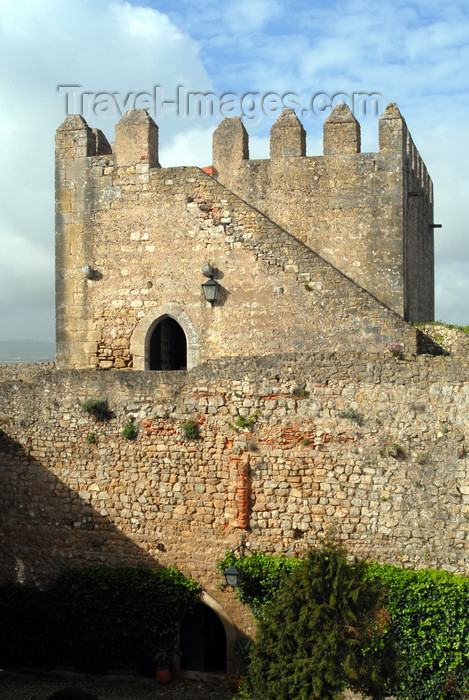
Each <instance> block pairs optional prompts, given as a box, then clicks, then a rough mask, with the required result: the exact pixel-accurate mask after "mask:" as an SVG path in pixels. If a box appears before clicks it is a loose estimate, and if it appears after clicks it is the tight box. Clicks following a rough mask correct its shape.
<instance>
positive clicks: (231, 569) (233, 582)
mask: <svg viewBox="0 0 469 700" xmlns="http://www.w3.org/2000/svg"><path fill="white" fill-rule="evenodd" d="M202 286H203V285H202ZM246 549H249V542H247V543H246V542H245V540H244V534H242V535H241V544H240V545H239V547H236V549H233V551H232V552H231V556H232V558H233V561H234V560H235V559H234V556H235V554H236V552H238V551H239V550H241V552H240V557H239V558H240V559H244V552H245V550H246ZM249 551H251V550H250V549H249ZM223 573H224V574H225V578H226V584H227V586H232V587H233V588H236V586H238V585H239V582H240V581H241V575H242V572H241V571H240V569H238V567H237V566H235V565H234V563H233V564H230V565H229V566H227V567H226V569H224V571H223Z"/></svg>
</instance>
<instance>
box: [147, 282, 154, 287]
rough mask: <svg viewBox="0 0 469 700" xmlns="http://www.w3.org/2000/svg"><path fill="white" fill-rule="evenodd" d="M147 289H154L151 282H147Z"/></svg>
mask: <svg viewBox="0 0 469 700" xmlns="http://www.w3.org/2000/svg"><path fill="white" fill-rule="evenodd" d="M147 287H148V289H151V288H152V287H153V282H151V281H150V282H147Z"/></svg>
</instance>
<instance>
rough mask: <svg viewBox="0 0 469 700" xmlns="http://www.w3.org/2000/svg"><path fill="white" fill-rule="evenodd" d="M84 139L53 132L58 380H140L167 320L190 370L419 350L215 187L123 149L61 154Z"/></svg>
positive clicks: (340, 278) (392, 318) (346, 283)
mask: <svg viewBox="0 0 469 700" xmlns="http://www.w3.org/2000/svg"><path fill="white" fill-rule="evenodd" d="M141 111H143V110H141ZM147 118H148V115H146V114H145V113H143V115H137V117H136V119H137V123H136V126H135V128H136V129H137V132H136V136H135V139H136V141H138V138H137V137H139V134H140V130H142V129H143V127H145V129H146V130H147V131H146V132H145V133H146V134H147V135H146V136H145V139H146V141H143V140H142V149H143V156H142V158H146V159H147V160H148V158H149V156H148V143H147V142H152V141H154V140H155V139H156V137H155V136H154V131H155V129H156V128H157V127H156V125H155V124H154V123H153V122H151V124H150V122H148V120H147ZM142 120H143V126H142ZM125 126H126V130H125V134H126V137H128V138H130V137H129V136H128V134H127V130H128V128H129V127H128V124H127V122H126V124H125ZM89 131H90V130H89V128H88V127H87V126H86V124H85V123H84V122H83V120H82V119H81V118H80V119H79V120H77V118H75V117H73V118H71V117H70V118H67V120H66V121H65V122H64V124H63V125H62V127H61V128H60V129H59V131H58V144H59V146H58V150H57V164H58V165H57V168H58V170H57V172H58V192H57V201H58V217H57V261H58V262H57V362H58V366H59V367H60V368H65V367H89V366H99V367H102V368H110V367H112V368H116V369H121V368H126V367H133V368H134V369H135V368H137V369H143V368H145V367H146V365H145V352H146V349H145V348H146V343H147V340H148V335H147V334H148V333H149V331H150V330H151V328H152V327H153V326H152V324H154V323H156V322H157V320H158V318H160V317H162V316H163V315H165V314H169V315H170V316H172V317H176V318H177V320H178V321H179V322H181V324H182V325H183V328H184V331H185V333H186V336H187V337H188V343H189V345H190V353H189V366H190V367H192V366H195V365H196V364H198V363H199V362H204V361H206V360H207V359H208V358H210V357H211V358H216V357H224V356H227V355H232V356H245V357H246V356H251V355H256V356H257V355H267V354H274V353H279V352H280V353H284V352H302V353H304V352H309V351H315V350H318V349H321V350H333V351H345V350H347V349H348V348H350V347H352V346H353V349H354V351H357V350H360V351H370V352H377V353H380V352H382V350H383V348H384V347H385V345H386V343H389V344H391V343H396V342H398V343H401V344H403V345H404V346H405V348H406V350H407V351H410V352H415V351H416V349H417V345H416V331H415V329H414V328H412V326H410V325H409V324H407V323H405V322H403V321H402V319H401V318H400V317H399V316H398V315H397V314H396V313H394V312H393V311H391V310H390V309H389V308H387V307H386V306H384V305H383V304H381V303H379V302H378V301H377V300H376V299H375V298H374V297H373V296H372V295H370V294H369V293H368V292H366V291H364V290H363V289H362V288H361V287H360V286H358V285H357V284H356V283H354V282H352V281H351V280H350V279H348V278H347V277H345V276H344V275H343V274H342V273H340V272H339V271H338V270H336V269H335V268H334V267H332V266H331V265H329V264H328V263H326V262H325V261H324V260H323V259H322V258H321V257H320V256H318V255H317V254H316V253H314V252H313V251H312V250H311V249H310V248H308V247H307V246H306V245H304V244H303V243H301V241H298V240H297V239H295V238H294V237H293V236H291V235H290V234H288V233H287V232H286V231H284V230H282V229H281V228H279V227H278V226H277V225H276V224H274V223H273V222H272V221H271V220H270V219H268V218H266V217H265V216H263V215H262V214H261V213H259V212H258V211H257V210H256V209H253V208H252V207H250V206H249V205H248V204H247V203H246V202H244V201H243V200H241V199H240V198H239V197H237V196H236V195H235V194H233V193H232V192H230V191H229V190H227V189H226V188H225V187H223V186H222V185H221V184H220V183H219V182H217V181H216V180H215V179H213V178H211V177H209V176H208V175H207V174H205V173H204V172H202V171H201V170H199V169H198V168H165V169H162V168H158V167H153V168H152V167H150V165H151V163H145V162H137V163H135V162H134V164H131V165H129V164H127V160H128V159H129V158H130V156H129V155H127V151H125V149H124V148H123V145H122V144H120V145H119V143H118V140H116V148H115V151H116V153H115V155H114V156H112V155H111V154H105V155H101V156H99V155H95V156H86V155H83V153H88V152H89V151H85V150H84V149H83V151H82V152H77V151H78V146H76V145H75V151H73V149H71V148H66V146H65V145H64V144H68V143H69V141H70V140H71V142H72V143H75V144H80V143H81V142H84V143H87V142H86V139H85V135H86V134H87V133H88V132H89ZM71 134H74V136H73V138H72V136H71ZM148 134H149V135H148ZM120 136H121V130H120V129H117V132H116V139H117V137H120ZM142 139H143V137H142ZM132 144H133V147H135V141H133V142H132ZM145 149H146V150H145ZM71 153H75V155H74V156H73V157H71V156H70V154H71ZM80 153H81V155H80ZM123 153H124V155H125V158H124V155H122V154H123ZM131 156H132V158H133V159H134V161H135V159H137V157H138V156H137V155H136V154H135V148H133V151H132V154H131ZM153 158H154V156H153ZM119 159H120V160H119ZM122 159H124V160H125V162H124V163H123V164H122ZM83 173H86V175H83ZM78 174H79V175H80V177H78ZM80 178H81V179H80ZM68 209H70V212H68V211H67V210H68ZM206 262H211V263H212V264H213V266H214V268H215V277H216V279H217V281H218V282H219V284H220V285H221V294H220V299H219V301H218V302H217V303H216V304H215V305H214V306H213V307H212V306H211V305H210V304H209V303H208V302H206V301H205V299H204V297H203V295H202V291H201V288H200V284H201V282H202V281H204V277H203V276H202V274H201V267H202V265H203V264H204V263H206ZM181 318H184V319H185V320H186V325H185V326H184V323H183V321H181Z"/></svg>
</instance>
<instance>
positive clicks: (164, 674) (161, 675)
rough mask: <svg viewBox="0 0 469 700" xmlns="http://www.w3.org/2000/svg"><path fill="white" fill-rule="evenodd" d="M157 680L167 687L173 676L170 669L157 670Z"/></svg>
mask: <svg viewBox="0 0 469 700" xmlns="http://www.w3.org/2000/svg"><path fill="white" fill-rule="evenodd" d="M156 680H157V681H158V683H160V684H161V685H166V684H167V683H169V681H170V680H171V674H170V672H169V668H157V669H156Z"/></svg>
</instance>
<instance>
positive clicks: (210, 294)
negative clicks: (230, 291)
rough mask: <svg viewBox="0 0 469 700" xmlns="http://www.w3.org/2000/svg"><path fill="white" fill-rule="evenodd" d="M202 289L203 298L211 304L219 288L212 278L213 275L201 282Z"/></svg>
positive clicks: (216, 297) (215, 298) (216, 296)
mask: <svg viewBox="0 0 469 700" xmlns="http://www.w3.org/2000/svg"><path fill="white" fill-rule="evenodd" d="M202 289H203V292H204V297H205V299H206V300H207V301H209V302H210V303H211V304H213V302H215V301H216V300H217V299H218V290H219V289H220V285H219V284H218V282H216V281H215V280H214V279H213V277H212V279H209V280H207V281H206V282H204V283H203V285H202Z"/></svg>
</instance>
